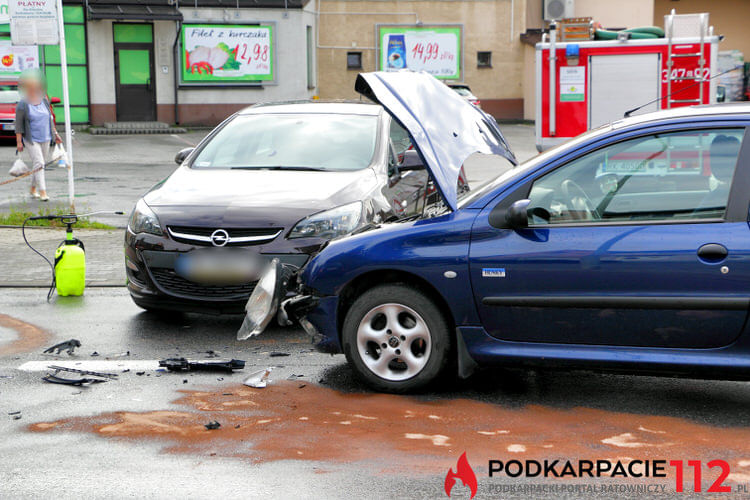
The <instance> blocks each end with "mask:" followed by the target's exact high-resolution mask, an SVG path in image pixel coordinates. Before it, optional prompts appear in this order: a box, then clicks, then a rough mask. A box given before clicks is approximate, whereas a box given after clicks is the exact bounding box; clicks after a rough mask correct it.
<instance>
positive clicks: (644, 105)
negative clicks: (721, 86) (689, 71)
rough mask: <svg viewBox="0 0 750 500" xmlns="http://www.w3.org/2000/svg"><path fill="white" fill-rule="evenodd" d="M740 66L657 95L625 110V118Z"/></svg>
mask: <svg viewBox="0 0 750 500" xmlns="http://www.w3.org/2000/svg"><path fill="white" fill-rule="evenodd" d="M739 68H740V66H736V67H734V68H732V69H728V70H726V71H722V72H721V73H718V74H716V75H713V76H712V77H711V78H709V79H708V80H701V81H699V82H695V83H693V84H692V85H688V86H687V87H684V88H681V89H679V90H675V91H674V92H672V93H671V94H669V95H666V96H664V97H657V98H656V99H654V100H653V101H649V102H647V103H645V104H641V105H640V106H638V107H637V108H633V109H629V110H628V111H625V115H624V118H629V117H630V115H632V114H633V113H635V112H636V111H638V110H639V109H641V108H645V107H646V106H648V105H649V104H653V103H655V102H659V101H661V100H662V99H669V98H670V97H672V96H673V95H675V94H679V93H680V92H682V91H685V90H687V89H691V88H693V87H695V86H696V85H701V84H703V83H705V82H710V81H711V80H713V79H714V78H717V77H719V76H721V75H726V74H727V73H730V72H732V71H734V70H736V69H739Z"/></svg>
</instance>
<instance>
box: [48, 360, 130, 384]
mask: <svg viewBox="0 0 750 500" xmlns="http://www.w3.org/2000/svg"><path fill="white" fill-rule="evenodd" d="M48 368H49V369H50V370H55V373H48V374H47V375H45V376H44V377H42V380H44V381H45V382H49V383H50V384H62V385H75V386H81V385H83V384H100V383H102V382H107V381H108V380H116V379H117V374H115V373H101V372H92V371H88V370H78V369H75V368H65V367H64V366H56V365H50V366H49V367H48ZM60 372H70V373H78V374H81V375H88V376H89V377H95V378H89V377H82V378H76V379H74V378H65V377H60V376H58V374H59V373H60Z"/></svg>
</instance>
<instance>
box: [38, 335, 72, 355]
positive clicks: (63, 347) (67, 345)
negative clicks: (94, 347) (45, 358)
mask: <svg viewBox="0 0 750 500" xmlns="http://www.w3.org/2000/svg"><path fill="white" fill-rule="evenodd" d="M76 347H81V341H80V340H76V339H70V340H66V341H65V342H60V343H59V344H55V345H53V346H52V347H48V348H47V349H45V350H44V351H43V353H44V354H52V351H55V350H57V352H55V354H60V352H61V351H65V352H67V353H68V356H70V355H71V354H73V351H75V348H76Z"/></svg>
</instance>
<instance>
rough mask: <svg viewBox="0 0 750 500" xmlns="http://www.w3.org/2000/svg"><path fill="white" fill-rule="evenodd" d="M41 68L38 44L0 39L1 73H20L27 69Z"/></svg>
mask: <svg viewBox="0 0 750 500" xmlns="http://www.w3.org/2000/svg"><path fill="white" fill-rule="evenodd" d="M38 68H39V48H38V47H37V46H36V45H13V44H12V43H11V41H10V40H0V75H6V76H7V75H18V74H20V73H21V72H22V71H24V70H27V69H38Z"/></svg>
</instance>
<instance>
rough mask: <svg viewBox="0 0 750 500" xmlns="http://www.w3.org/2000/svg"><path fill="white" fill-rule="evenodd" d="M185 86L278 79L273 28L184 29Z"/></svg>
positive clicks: (210, 26) (202, 26) (199, 26)
mask: <svg viewBox="0 0 750 500" xmlns="http://www.w3.org/2000/svg"><path fill="white" fill-rule="evenodd" d="M181 42H182V43H181V47H182V74H181V79H182V83H184V84H202V85H212V84H216V85H221V84H223V83H227V82H235V83H252V82H261V81H272V80H274V64H273V63H274V43H273V27H272V26H257V25H255V26H243V25H218V24H186V25H183V26H182V33H181Z"/></svg>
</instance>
